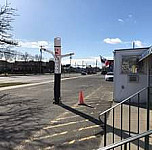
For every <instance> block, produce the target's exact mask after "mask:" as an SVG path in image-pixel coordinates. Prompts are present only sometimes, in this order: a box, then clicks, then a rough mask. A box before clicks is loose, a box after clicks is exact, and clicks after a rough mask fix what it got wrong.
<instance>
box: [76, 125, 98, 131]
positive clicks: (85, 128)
mask: <svg viewBox="0 0 152 150" xmlns="http://www.w3.org/2000/svg"><path fill="white" fill-rule="evenodd" d="M97 127H100V125H94V126H89V127H84V128H79V129H78V131H82V130H87V129H92V128H97Z"/></svg>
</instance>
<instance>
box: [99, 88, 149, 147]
mask: <svg viewBox="0 0 152 150" xmlns="http://www.w3.org/2000/svg"><path fill="white" fill-rule="evenodd" d="M143 91H146V92H147V94H146V95H147V102H146V103H147V105H146V108H147V110H146V111H147V112H146V113H147V118H146V124H147V125H146V130H147V131H148V130H149V127H150V106H149V105H150V87H145V88H143V89H141V90H139V91H138V92H136V93H135V94H133V95H131V96H129V97H128V98H126V99H124V100H123V101H121V102H120V103H118V104H116V105H114V106H112V107H111V108H109V109H107V110H106V111H104V112H102V113H100V115H99V120H100V121H101V122H103V123H104V136H103V137H104V141H103V142H104V147H105V146H107V132H108V131H107V127H109V125H107V116H108V113H109V112H110V111H112V113H113V115H112V125H111V126H110V127H111V132H112V143H114V142H115V129H116V128H115V108H116V107H118V106H120V129H119V130H120V138H121V140H122V139H123V104H126V103H127V104H128V107H129V108H128V136H129V137H130V136H131V105H132V99H133V98H134V97H137V113H138V114H137V134H139V132H140V122H139V120H140V116H139V115H140V113H139V111H140V94H141V93H142V92H143ZM101 117H104V119H103V121H102V119H101ZM125 117H126V116H125ZM146 143H147V144H149V137H146ZM108 144H109V143H108ZM121 149H122V147H121ZM138 149H139V141H138ZM129 150H130V143H129Z"/></svg>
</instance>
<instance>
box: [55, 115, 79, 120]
mask: <svg viewBox="0 0 152 150" xmlns="http://www.w3.org/2000/svg"><path fill="white" fill-rule="evenodd" d="M75 117H79V116H78V115H75V116H68V117H62V118H58V119H56V120H57V121H59V120H64V119H70V118H75Z"/></svg>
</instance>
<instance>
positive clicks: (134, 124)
mask: <svg viewBox="0 0 152 150" xmlns="http://www.w3.org/2000/svg"><path fill="white" fill-rule="evenodd" d="M115 104H116V103H114V104H113V105H115ZM128 109H129V106H128V105H127V104H123V121H122V130H123V132H122V137H123V139H124V138H127V137H128V135H129V132H128V131H129V124H128V122H129V113H128V112H129V111H128ZM120 111H121V110H120V106H118V107H116V108H115V115H114V118H115V119H114V122H115V134H114V141H115V142H118V141H120V140H121V130H120V129H121V116H120ZM139 116H140V117H139V118H140V119H139V120H140V121H139V129H140V131H139V133H142V132H145V131H146V125H147V124H146V117H147V110H146V108H140V109H139ZM137 119H138V107H136V106H131V119H130V120H131V125H130V127H131V136H133V135H136V134H137V133H138V120H137ZM107 125H109V127H110V128H109V130H110V131H109V133H108V134H107V145H108V144H112V141H113V138H112V137H113V133H112V127H113V112H112V111H111V112H110V114H109V117H108V120H107ZM150 129H152V110H150ZM107 130H108V129H107ZM139 143H140V149H144V138H142V139H140V141H139ZM150 144H152V135H151V136H150ZM100 146H101V147H103V140H102V142H101V145H100ZM119 149H120V148H116V150H119ZM136 149H137V142H134V143H131V150H136Z"/></svg>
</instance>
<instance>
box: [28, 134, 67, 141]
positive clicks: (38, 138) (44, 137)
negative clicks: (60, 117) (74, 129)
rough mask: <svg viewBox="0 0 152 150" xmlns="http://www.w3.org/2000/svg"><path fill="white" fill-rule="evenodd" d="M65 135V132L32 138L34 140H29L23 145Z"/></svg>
mask: <svg viewBox="0 0 152 150" xmlns="http://www.w3.org/2000/svg"><path fill="white" fill-rule="evenodd" d="M67 133H68V132H67V131H64V132H61V133H55V134H52V135H46V136H41V137H34V138H32V139H30V140H26V141H25V143H30V142H32V141H35V140H43V139H48V138H52V137H55V136H60V135H65V134H67Z"/></svg>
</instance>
